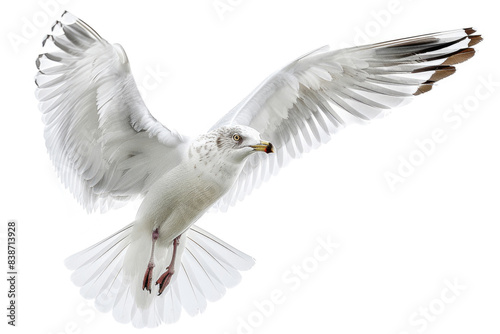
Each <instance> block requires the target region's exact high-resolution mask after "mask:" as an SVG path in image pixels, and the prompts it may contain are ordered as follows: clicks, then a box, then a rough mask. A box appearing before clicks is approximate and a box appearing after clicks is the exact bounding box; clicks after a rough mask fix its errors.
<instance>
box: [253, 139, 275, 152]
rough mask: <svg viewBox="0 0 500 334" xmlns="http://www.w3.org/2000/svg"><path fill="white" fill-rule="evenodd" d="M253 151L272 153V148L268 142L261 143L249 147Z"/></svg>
mask: <svg viewBox="0 0 500 334" xmlns="http://www.w3.org/2000/svg"><path fill="white" fill-rule="evenodd" d="M250 147H251V148H253V149H254V150H255V151H262V152H266V153H274V146H273V144H271V143H270V142H267V141H261V142H260V144H257V145H250Z"/></svg>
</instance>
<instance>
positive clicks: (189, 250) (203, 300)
mask: <svg viewBox="0 0 500 334" xmlns="http://www.w3.org/2000/svg"><path fill="white" fill-rule="evenodd" d="M131 227H133V224H130V225H128V226H126V227H125V228H123V229H122V230H120V231H118V232H116V233H115V234H113V235H112V236H110V237H108V238H106V239H104V240H103V241H101V242H99V243H97V244H96V245H94V246H91V247H89V248H87V249H85V250H83V251H81V252H79V253H77V254H75V255H73V256H71V257H69V258H68V259H67V260H66V262H65V264H66V266H67V267H68V268H69V269H71V270H74V272H73V274H72V280H73V282H74V283H75V284H76V285H77V286H79V287H81V289H80V292H81V294H82V295H83V296H84V297H85V298H88V299H95V304H96V308H97V309H98V310H100V311H103V312H108V311H110V310H112V311H113V312H112V313H113V316H114V318H115V319H116V320H117V321H119V322H123V323H128V322H131V323H132V324H133V325H134V326H135V327H156V326H158V325H159V324H161V323H172V322H175V321H177V320H178V319H179V318H180V315H181V313H182V308H184V310H185V311H186V313H188V314H189V315H191V316H193V315H196V314H198V313H201V312H203V311H204V310H205V309H206V307H207V302H208V301H210V302H213V301H216V300H218V299H220V298H221V297H222V296H223V295H224V294H225V291H226V289H227V288H230V287H233V286H235V285H236V284H237V283H238V282H239V281H240V280H241V274H240V272H239V271H242V270H248V269H250V268H251V267H252V266H253V264H254V260H253V259H252V258H251V257H250V256H248V255H246V254H245V253H243V252H241V251H239V250H237V249H235V248H234V247H232V246H230V245H229V244H227V243H225V242H223V241H222V240H220V239H218V238H217V237H215V236H214V235H212V234H210V233H208V232H206V231H204V230H203V229H201V228H199V227H197V226H192V227H191V228H190V229H189V230H188V231H187V232H186V233H184V235H183V236H182V238H181V247H180V248H178V249H180V250H181V251H182V255H181V261H180V264H179V265H178V268H177V267H176V273H175V274H174V276H173V278H172V281H171V282H170V285H169V286H168V287H167V288H166V289H165V291H164V292H163V293H162V294H161V295H160V296H157V295H156V293H154V292H152V293H151V294H149V293H148V292H146V291H142V290H141V289H140V287H139V286H136V285H137V284H138V282H139V281H141V280H142V275H144V273H143V268H137V270H136V272H137V273H136V275H135V276H134V277H132V278H131V277H130V275H128V274H126V273H125V271H126V270H124V264H125V261H126V258H127V257H126V253H127V251H129V250H130V249H132V250H134V249H135V247H132V248H131V247H130V245H131V243H133V242H135V241H133V240H132V239H133V238H132V237H131V233H132V230H133V229H132V228H131ZM136 241H138V240H136ZM170 251H171V250H168V252H170ZM166 258H168V256H167V257H166Z"/></svg>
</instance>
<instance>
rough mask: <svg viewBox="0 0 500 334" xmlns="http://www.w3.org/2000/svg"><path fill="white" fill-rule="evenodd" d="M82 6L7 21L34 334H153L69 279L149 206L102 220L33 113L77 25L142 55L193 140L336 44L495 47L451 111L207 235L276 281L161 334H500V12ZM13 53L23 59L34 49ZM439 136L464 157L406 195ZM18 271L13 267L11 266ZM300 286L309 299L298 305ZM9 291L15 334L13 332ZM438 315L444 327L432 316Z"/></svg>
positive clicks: (15, 11) (13, 15)
mask: <svg viewBox="0 0 500 334" xmlns="http://www.w3.org/2000/svg"><path fill="white" fill-rule="evenodd" d="M62 2H63V1H62V0H60V1H59V2H57V1H56V0H52V2H51V1H49V0H45V1H44V0H41V1H22V2H21V1H17V2H14V1H9V2H3V3H2V5H1V6H2V7H4V8H1V9H0V22H1V25H2V40H1V43H2V53H1V57H2V58H1V60H2V80H1V81H0V84H1V92H2V95H1V99H2V106H3V107H2V108H1V113H2V126H1V128H2V131H1V142H2V153H3V154H2V155H3V158H2V160H1V162H0V164H1V175H2V184H1V190H2V200H1V215H0V217H1V220H2V222H4V223H6V222H7V221H8V220H9V219H16V220H17V221H18V238H19V243H18V245H17V246H18V249H19V250H18V263H19V267H18V268H19V279H18V307H19V309H18V325H19V327H18V328H16V329H15V330H17V331H18V332H20V331H22V332H23V333H25V332H27V331H31V332H34V333H110V332H111V333H113V331H114V332H118V331H119V332H120V333H129V332H136V331H137V330H136V329H135V328H133V327H132V326H131V325H123V324H119V323H117V322H116V321H115V320H114V319H113V318H112V316H111V315H110V314H101V313H99V312H97V311H94V310H93V308H92V306H91V305H92V304H91V302H88V301H85V300H84V299H82V298H81V297H80V295H79V292H78V289H77V288H76V287H75V286H73V285H72V283H71V282H70V279H69V277H70V272H69V271H68V270H66V269H65V267H64V265H63V260H64V259H65V258H66V257H67V256H69V255H71V254H72V253H74V252H76V251H79V250H81V249H83V248H85V247H87V246H89V245H91V244H93V243H95V242H97V241H99V240H101V239H103V238H104V237H106V236H107V235H109V234H111V233H112V232H114V231H116V230H118V229H119V228H120V227H122V226H124V225H125V224H128V223H129V222H130V221H131V220H132V219H133V217H134V216H135V211H136V209H137V207H138V204H139V203H131V204H130V205H129V206H127V207H125V208H123V209H120V210H115V211H112V212H109V213H107V214H104V215H99V214H94V215H88V214H86V212H85V211H84V210H83V209H82V208H81V207H80V206H79V205H78V204H77V203H76V201H75V200H74V199H73V198H72V196H71V195H70V193H69V192H68V191H66V190H65V189H64V187H63V186H62V185H61V183H60V182H59V180H58V179H57V177H56V174H55V172H54V170H53V167H52V165H51V162H50V160H49V158H48V155H47V154H46V150H45V146H44V141H43V125H42V122H41V117H40V114H39V112H38V110H37V101H36V99H35V97H34V93H33V91H34V88H35V85H34V82H33V76H34V74H35V58H36V56H37V55H38V53H39V52H40V46H41V40H42V39H43V36H44V35H45V34H46V33H47V32H48V31H49V29H50V26H51V25H52V23H53V22H54V21H55V20H56V19H57V18H58V17H59V15H60V13H62V11H63V10H64V9H68V10H69V11H71V12H72V13H73V14H74V15H76V16H78V17H80V18H82V19H83V20H84V21H86V22H87V23H88V24H90V25H91V26H92V27H93V28H94V29H95V30H97V31H98V32H99V33H100V34H101V36H103V37H104V38H105V39H107V40H108V41H110V42H114V43H120V44H122V45H123V47H124V48H125V50H126V51H127V53H128V56H129V59H130V62H131V66H132V71H133V73H134V75H135V77H136V80H137V81H138V83H139V84H140V83H141V82H146V81H147V80H151V77H152V76H151V74H150V73H151V72H152V71H155V70H156V71H159V72H161V73H162V74H161V75H159V76H157V77H156V78H157V81H156V83H157V85H155V86H156V87H154V89H150V90H146V92H145V99H146V103H147V105H148V106H149V108H150V110H151V112H152V113H153V114H154V116H155V117H157V118H158V119H159V120H161V121H162V122H163V123H164V124H166V125H167V126H168V127H171V128H175V129H177V130H178V131H179V132H181V133H186V134H190V135H192V134H197V133H201V132H203V131H206V130H207V129H208V128H209V127H210V126H211V125H212V124H213V123H214V122H215V121H216V120H217V119H218V118H219V117H221V116H222V115H223V114H224V113H225V112H226V111H228V110H229V109H230V108H231V107H233V106H234V105H235V104H237V103H238V102H239V100H240V99H242V98H243V97H244V96H245V95H246V94H248V93H249V92H250V91H251V90H252V89H253V88H254V87H255V86H257V85H258V84H259V83H260V81H261V80H263V79H264V78H265V77H266V76H267V75H269V74H271V73H272V72H273V71H275V70H277V69H279V68H280V67H282V66H284V65H286V64H287V63H288V62H289V61H291V60H293V59H294V58H296V57H298V56H300V55H302V54H304V53H306V52H308V51H310V50H312V49H315V48H317V47H320V46H322V45H324V44H331V45H333V46H345V45H349V44H353V43H354V42H358V43H359V42H378V41H384V40H389V39H394V38H400V37H407V36H413V35H418V34H423V33H430V32H436V31H442V30H449V29H455V28H461V27H467V26H474V27H475V28H476V29H478V32H479V33H482V34H483V37H484V38H485V41H484V42H483V43H481V44H480V45H479V46H478V52H477V54H476V57H474V58H473V59H472V60H469V61H468V62H466V63H464V64H461V65H459V66H458V71H457V73H456V74H455V75H453V76H452V77H450V78H448V79H446V80H443V81H442V82H440V83H439V85H437V86H436V87H434V89H433V90H432V92H430V93H428V94H425V95H423V96H420V97H418V98H417V99H415V101H413V102H412V103H411V104H410V105H408V106H405V107H403V108H400V109H398V110H396V111H395V112H394V113H392V114H391V115H389V116H388V117H386V118H384V119H383V120H380V121H377V122H374V123H372V124H370V125H368V126H358V127H355V126H354V127H351V128H348V129H346V130H345V131H343V132H341V133H340V134H338V135H337V136H335V138H333V140H332V141H331V142H330V143H329V144H328V145H326V146H323V147H321V148H320V149H318V150H316V151H314V152H312V153H310V154H307V155H306V156H305V157H303V158H302V159H300V160H297V161H294V162H292V163H291V165H289V166H288V167H287V168H285V169H284V170H282V171H281V173H280V175H279V176H278V177H275V178H273V179H272V180H271V181H270V182H269V183H267V184H265V185H264V186H262V187H261V188H260V189H259V190H257V191H255V192H254V193H253V194H252V195H251V196H250V197H248V198H247V199H246V200H245V201H244V202H242V203H239V204H238V205H237V206H236V207H234V208H231V209H230V210H229V212H228V213H225V214H219V213H218V214H209V215H206V216H205V217H203V218H202V219H201V221H200V224H201V225H202V226H203V227H204V228H206V229H208V230H209V231H211V232H212V233H213V234H215V235H217V236H219V237H221V238H222V239H223V240H225V241H227V242H229V243H230V244H232V245H234V246H235V247H237V248H239V249H241V250H243V251H245V252H247V253H248V254H250V255H252V256H253V257H254V258H255V259H256V265H255V266H254V267H253V268H252V269H251V270H250V271H248V272H244V273H243V280H242V282H241V283H240V284H239V285H238V286H237V287H235V288H233V289H230V290H228V292H227V294H226V296H224V297H223V298H222V299H221V300H219V301H218V302H216V303H210V304H209V305H208V308H207V310H206V311H205V312H204V313H203V314H201V315H198V316H196V317H193V318H191V317H189V316H188V315H186V314H183V315H182V317H181V319H180V321H179V322H177V323H175V324H173V325H162V326H160V327H159V328H156V329H154V330H144V331H149V332H155V333H159V332H162V333H166V332H168V333H201V332H203V333H220V334H223V333H231V334H232V333H252V332H253V333H277V332H279V333H282V332H283V333H304V332H308V333H370V334H376V333H384V334H401V333H410V334H414V333H472V332H477V333H485V332H488V333H493V332H498V331H499V329H500V324H499V322H498V315H499V314H500V303H499V298H500V270H499V257H500V242H499V232H500V229H499V228H498V224H499V216H500V214H499V212H498V200H499V196H498V191H499V190H498V189H499V188H500V178H499V176H498V171H499V170H500V160H499V158H498V144H499V143H500V132H499V131H498V125H499V124H500V116H499V113H498V110H497V109H498V108H497V106H498V102H499V91H500V86H499V82H500V73H499V70H498V67H497V64H498V51H499V47H498V32H499V31H498V15H497V10H494V9H493V8H491V7H489V5H488V4H491V1H489V2H487V1H486V0H476V1H474V2H473V3H470V4H468V5H467V6H464V5H462V4H460V3H459V2H457V1H435V0H434V1H427V0H424V1H410V0H399V1H388V0H384V1H380V0H377V1H373V0H372V1H347V2H338V1H330V2H327V1H319V0H318V1H311V0H308V1H285V0H283V1H265V0H232V1H230V0H223V1H221V2H222V3H229V4H230V6H232V7H231V10H230V11H227V12H225V13H223V15H222V16H221V15H219V14H218V13H217V11H216V10H215V9H214V6H213V5H214V1H213V0H204V1H200V0H197V1H136V2H134V3H133V4H132V5H128V4H127V5H125V3H126V2H124V1H102V0H101V1H95V0H85V1H80V0H64V4H62ZM44 3H51V5H50V6H49V5H43V4H44ZM56 7H57V8H56ZM389 10H392V13H391V12H390V11H389ZM384 13H385V14H384ZM387 13H390V14H389V15H388V14H387ZM26 22H31V24H34V27H35V29H34V31H33V29H32V30H31V31H29V29H28V30H26V29H27V28H26V25H28V24H29V23H26ZM13 36H14V37H16V36H17V37H19V38H22V40H21V41H22V42H19V43H20V44H17V45H14V44H13V43H12V42H11V40H12V39H13V38H14V37H13ZM18 41H19V39H18ZM164 73H168V74H166V75H165V74H164ZM488 79H489V80H492V81H493V82H495V83H496V86H492V87H490V89H491V90H492V92H490V93H489V91H488V90H487V88H486V87H485V86H484V84H483V83H482V81H481V80H488ZM147 82H149V83H155V81H147ZM149 86H151V85H149ZM477 92H480V93H482V94H480V95H481V98H480V99H478V98H477V97H475V94H477ZM487 93H489V94H487ZM485 95H488V96H485ZM456 106H462V107H464V106H465V107H467V108H469V109H470V110H471V112H470V116H469V117H468V118H466V119H463V121H462V122H461V123H460V124H459V125H458V126H456V128H453V127H452V126H451V125H452V124H451V123H449V122H446V121H445V120H444V119H443V117H444V115H445V114H446V113H447V112H448V110H449V109H450V108H454V107H456ZM435 129H442V130H443V131H444V134H445V136H446V140H445V141H444V143H440V144H437V145H436V147H435V149H434V151H433V152H432V154H430V155H429V156H428V157H426V158H425V160H424V161H422V164H421V165H420V166H417V167H416V168H415V170H414V171H413V173H412V174H411V175H410V176H408V177H406V178H405V182H404V183H401V184H397V185H396V187H395V189H394V190H391V188H390V187H389V185H388V183H387V181H386V179H385V176H384V175H385V174H386V173H387V172H397V168H398V166H399V164H400V162H399V157H403V158H405V159H408V158H409V157H410V156H412V155H414V156H416V155H418V153H415V151H416V150H418V147H417V145H416V144H415V141H418V140H424V139H428V138H430V137H431V134H432V132H433V131H434V130H435ZM2 226H5V225H2ZM5 230H6V229H5V227H3V228H2V231H1V234H0V236H1V238H2V240H1V241H2V245H3V246H2V249H3V250H2V254H5V251H4V249H5V248H6V247H5ZM317 238H322V239H324V240H326V239H328V238H330V239H331V240H335V241H336V242H338V243H339V244H340V246H339V247H338V249H337V250H335V252H334V253H333V254H332V255H330V256H329V257H327V259H326V260H324V261H321V262H318V261H316V260H313V258H312V257H311V256H312V255H313V253H314V250H315V249H316V248H317V247H318V245H319V243H318V241H317ZM1 257H2V258H5V259H1V260H0V261H5V262H6V255H4V256H1ZM294 265H295V266H302V265H305V268H304V269H305V270H308V271H309V272H310V273H308V274H307V275H308V276H307V278H306V276H303V278H299V276H297V275H296V274H292V273H291V272H290V269H291V268H292V266H294ZM5 266H6V264H5V265H4V264H2V265H1V267H2V268H5ZM5 272H6V270H5ZM284 276H285V277H288V278H290V277H294V279H295V282H300V286H299V287H298V289H295V290H294V289H293V288H296V287H297V285H293V284H291V283H290V282H288V281H286V280H284V278H283V277H284ZM2 281H3V284H2V285H1V289H2V290H1V291H0V295H2V296H3V297H2V299H1V300H2V301H1V305H2V307H1V308H2V310H4V311H2V315H1V317H0V318H1V319H3V320H2V324H1V328H2V331H3V330H4V329H3V328H8V329H11V328H10V326H7V325H6V320H7V319H6V317H5V315H4V313H6V311H5V307H4V305H6V303H7V298H6V292H7V286H6V285H5V283H6V281H5V279H2ZM447 281H449V282H452V283H454V282H455V283H457V284H458V285H460V290H459V292H457V293H456V294H457V295H455V294H453V292H452V291H451V290H447V289H448V288H447V283H446V282H447ZM275 290H278V291H281V293H282V294H283V297H282V300H281V301H282V303H280V304H274V305H273V307H272V308H271V307H269V306H268V308H267V310H266V311H265V312H263V311H259V309H258V307H257V306H256V303H257V304H263V303H264V304H266V302H264V301H265V300H269V299H270V296H271V294H272V293H273V291H275ZM443 293H444V295H443ZM443 296H444V297H443ZM443 298H444V299H443ZM266 305H268V303H267V304H266ZM426 310H427V312H429V315H428V316H427V318H425V317H424V316H423V315H421V314H423V313H422V312H426ZM243 322H244V323H245V324H246V325H242V323H243ZM13 332H14V331H13Z"/></svg>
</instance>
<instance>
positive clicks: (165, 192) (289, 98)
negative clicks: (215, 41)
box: [35, 12, 482, 327]
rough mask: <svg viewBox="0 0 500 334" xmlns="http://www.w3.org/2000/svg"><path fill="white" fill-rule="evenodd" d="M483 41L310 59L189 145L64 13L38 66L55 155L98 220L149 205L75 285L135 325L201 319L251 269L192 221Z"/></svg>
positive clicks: (438, 41)
mask: <svg viewBox="0 0 500 334" xmlns="http://www.w3.org/2000/svg"><path fill="white" fill-rule="evenodd" d="M481 40H482V39H481V37H480V35H477V34H475V31H474V30H473V29H471V28H467V29H458V30H453V31H448V32H441V33H435V34H428V35H422V36H417V37H411V38H404V39H399V40H394V41H390V42H385V43H379V44H372V45H366V46H359V47H353V48H347V49H342V50H335V51H330V50H329V49H328V48H327V47H324V48H321V49H318V50H315V51H313V52H311V53H308V54H306V55H304V56H302V57H300V58H298V59H297V60H295V61H293V62H292V63H290V64H288V65H287V66H285V67H284V68H283V69H281V70H280V71H277V72H276V73H275V74H273V75H271V76H270V77H268V78H267V79H266V80H265V81H264V82H263V83H262V84H261V85H260V86H259V87H257V88H256V89H255V90H254V91H253V92H252V93H251V94H250V95H249V96H247V97H246V98H245V99H244V100H243V101H242V102H241V103H240V104H238V105H237V106H236V107H235V108H234V109H233V110H231V111H230V112H229V113H227V114H226V115H225V116H224V117H223V118H222V119H220V120H219V121H218V122H216V124H215V125H214V126H212V127H211V128H210V129H209V131H208V132H207V133H205V134H201V135H199V136H196V137H193V138H189V137H186V136H183V135H180V134H178V133H177V132H175V131H173V130H171V129H169V128H167V127H165V126H164V125H162V124H161V123H159V122H158V121H157V120H156V119H155V118H154V117H153V116H152V115H151V114H150V112H149V110H148V109H147V107H146V106H145V104H144V101H143V100H142V98H141V96H140V94H139V91H138V89H137V85H136V83H135V81H134V78H133V76H132V74H131V72H130V64H129V61H128V58H127V55H126V53H125V51H124V49H123V48H122V47H121V46H120V45H118V44H110V43H108V42H107V41H106V40H104V39H103V38H102V37H101V36H99V34H98V33H97V32H95V31H94V30H93V29H92V28H91V27H90V26H88V25H87V24H86V23H85V22H83V21H82V20H80V19H78V18H76V17H75V16H73V15H71V14H70V13H68V12H65V13H64V14H63V15H62V16H61V18H60V20H59V21H58V22H56V24H55V25H54V26H53V27H52V32H51V34H50V35H48V36H47V37H46V38H45V40H44V41H43V53H42V54H40V55H39V57H38V59H37V61H36V65H37V68H38V73H37V75H36V79H35V82H36V85H37V89H36V96H37V98H38V100H39V102H40V103H39V108H40V111H41V112H42V114H43V121H44V123H45V142H46V146H47V149H48V152H49V155H50V157H51V159H52V161H53V163H54V165H55V167H56V170H57V172H58V174H59V176H60V178H61V180H62V182H63V183H64V184H65V185H66V186H67V187H68V188H69V190H70V191H71V192H72V193H73V195H74V196H75V198H76V199H77V200H78V201H79V203H80V204H82V206H83V207H85V208H86V209H87V210H88V211H89V212H93V211H101V212H104V211H106V210H108V209H109V208H112V207H116V206H119V205H122V204H125V203H126V202H127V201H128V200H130V199H132V198H136V197H138V196H140V197H143V198H144V199H143V201H142V203H141V206H140V208H139V210H138V212H137V215H136V217H135V220H134V221H133V222H132V223H131V224H129V225H127V226H126V227H125V228H123V229H122V230H120V231H118V232H117V233H115V234H113V235H112V236H110V237H108V238H106V239H104V240H103V241H101V242H99V243H97V244H95V245H94V246H91V247H89V248H88V249H86V250H83V251H81V252H79V253H77V254H75V255H73V256H71V257H70V258H68V260H67V262H66V264H67V266H68V267H69V268H70V269H72V270H74V273H73V275H72V279H73V281H74V282H75V284H77V285H78V286H80V287H81V293H82V295H83V296H85V297H86V298H93V299H95V303H96V307H97V308H98V309H100V310H102V311H109V310H112V311H113V315H114V317H115V318H116V319H117V320H119V321H122V322H132V323H133V325H134V326H136V327H144V326H148V327H154V326H157V325H159V324H160V323H162V322H173V321H176V320H177V319H178V318H179V316H180V314H181V308H184V309H185V311H186V312H187V313H189V314H191V315H194V314H197V313H199V312H201V311H203V310H204V309H205V308H206V305H207V301H214V300H217V299H219V298H220V297H221V296H222V295H223V294H224V292H225V290H226V288H228V287H232V286H234V285H235V284H236V283H238V281H239V279H240V274H239V271H241V270H247V269H249V268H250V267H251V266H252V265H253V263H254V260H253V259H252V258H251V257H250V256H248V255H246V254H244V253H242V252H240V251H238V250H237V249H235V248H234V247H232V246H230V245H228V244H227V243H225V242H223V241H222V240H220V239H218V238H216V237H215V236H213V235H211V234H210V233H208V232H206V231H204V230H202V229H201V228H199V227H197V226H196V225H194V223H195V222H196V221H197V220H198V219H199V218H200V217H201V216H202V215H203V214H204V213H205V212H206V211H207V210H208V209H210V208H212V207H216V208H219V209H222V210H224V209H226V208H227V207H228V206H229V205H233V204H234V203H235V202H236V201H237V200H239V199H240V200H241V199H243V198H244V197H245V196H246V195H247V194H248V193H250V192H251V191H252V189H253V188H255V187H257V186H259V185H260V184H261V183H262V181H264V180H266V179H268V178H269V177H270V176H271V175H272V174H275V173H276V172H277V171H278V170H279V168H281V167H282V166H284V165H285V164H286V162H287V161H289V160H290V159H292V158H297V157H299V156H300V155H301V154H302V153H303V152H306V151H308V150H310V149H311V148H315V147H317V146H318V145H319V144H321V143H325V142H326V141H328V139H329V138H330V135H331V134H334V133H336V132H337V131H338V130H339V129H340V128H342V127H344V126H345V125H346V124H348V123H351V122H360V121H361V122H362V121H369V120H372V119H374V118H377V117H379V116H380V115H383V112H384V110H387V109H389V108H392V107H395V106H397V105H399V104H401V103H403V102H405V101H407V100H409V99H411V98H412V97H413V96H416V95H420V94H422V93H425V92H428V91H429V90H430V89H431V88H432V86H433V84H434V83H435V82H436V81H438V80H441V79H443V78H445V77H447V76H449V75H451V74H453V73H454V72H455V67H454V66H453V65H455V64H458V63H460V62H463V61H465V60H467V59H469V58H471V57H472V56H473V55H474V53H475V51H474V49H473V46H474V45H475V44H477V43H479V42H480V41H481Z"/></svg>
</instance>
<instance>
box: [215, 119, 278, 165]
mask: <svg viewBox="0 0 500 334" xmlns="http://www.w3.org/2000/svg"><path fill="white" fill-rule="evenodd" d="M207 135H208V136H209V137H212V140H213V141H214V143H215V147H216V150H217V151H218V153H219V154H220V155H222V156H224V158H225V159H226V160H229V161H232V162H235V163H238V162H243V161H244V160H245V159H246V158H247V157H248V156H250V155H252V154H254V153H257V152H264V153H267V154H269V153H274V146H273V144H271V143H270V142H268V141H265V140H262V139H261V138H260V134H259V132H257V131H256V130H254V129H252V128H250V127H248V126H242V125H233V126H222V127H220V128H218V129H215V130H213V131H211V132H209V133H208V134H207Z"/></svg>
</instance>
